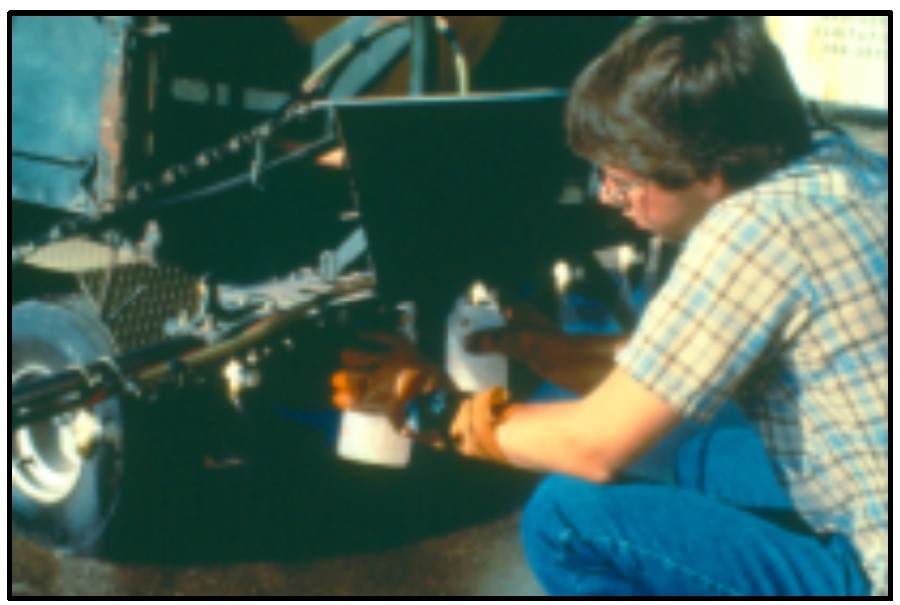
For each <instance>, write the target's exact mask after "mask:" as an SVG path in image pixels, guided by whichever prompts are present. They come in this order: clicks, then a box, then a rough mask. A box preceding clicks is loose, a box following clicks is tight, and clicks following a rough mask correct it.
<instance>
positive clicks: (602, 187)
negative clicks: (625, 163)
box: [594, 166, 647, 208]
mask: <svg viewBox="0 0 900 605" xmlns="http://www.w3.org/2000/svg"><path fill="white" fill-rule="evenodd" d="M594 176H595V178H596V179H597V187H596V190H595V191H596V192H597V193H598V194H599V195H600V199H601V201H602V202H603V203H604V204H607V205H609V206H612V207H613V208H624V207H625V206H627V205H628V200H627V197H628V194H629V193H631V192H632V191H634V190H635V189H637V188H639V187H643V186H644V185H646V184H647V180H646V179H641V178H637V179H631V180H626V179H623V178H621V177H616V176H612V175H610V174H609V173H608V172H607V171H606V170H605V169H604V168H603V167H602V166H598V167H597V170H596V172H595V173H594Z"/></svg>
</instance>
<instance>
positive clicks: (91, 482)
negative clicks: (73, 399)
mask: <svg viewBox="0 0 900 605" xmlns="http://www.w3.org/2000/svg"><path fill="white" fill-rule="evenodd" d="M11 320H12V321H11V326H12V327H11V339H10V378H11V379H12V377H13V376H15V375H16V374H17V373H18V372H19V371H20V370H21V369H22V368H25V367H26V366H28V365H29V364H31V365H38V366H41V367H43V368H46V370H50V371H53V370H58V369H63V368H67V367H71V366H77V365H81V364H84V363H87V362H92V361H95V360H97V359H99V358H102V357H105V356H110V355H112V354H113V352H114V345H113V341H112V338H111V337H110V336H109V333H108V331H107V330H106V328H105V327H104V325H103V323H102V322H101V321H100V319H99V318H98V317H97V315H96V313H95V312H94V310H93V307H92V306H91V305H90V303H89V302H87V300H86V299H84V298H83V297H77V296H76V297H71V298H67V299H63V300H59V301H54V302H43V301H26V302H23V303H20V304H17V305H15V306H14V307H13V308H12V312H11ZM94 412H95V417H97V418H102V424H103V426H104V432H103V438H102V439H100V440H99V443H98V445H97V447H96V448H95V451H94V453H93V455H92V456H90V457H89V458H86V459H83V460H82V463H81V471H80V473H79V475H78V477H77V482H76V483H75V484H74V486H73V487H72V488H71V490H70V491H69V492H68V494H67V495H66V496H65V497H64V498H63V499H59V500H57V501H55V502H46V501H45V502H41V501H39V500H38V499H36V498H34V497H32V496H29V495H28V494H27V493H25V491H27V490H25V491H23V490H22V489H20V487H21V486H17V485H16V481H14V480H13V474H12V468H11V470H10V491H11V494H10V504H11V517H12V527H13V531H14V532H15V533H16V534H17V535H20V536H22V537H25V538H28V539H30V540H33V541H35V542H38V543H40V544H42V545H44V546H47V547H50V548H52V549H53V550H56V551H58V552H63V553H72V554H96V553H98V552H99V551H100V550H102V547H103V544H104V542H105V540H106V538H107V534H108V531H109V527H110V524H111V521H112V519H113V518H114V517H115V515H116V513H117V511H118V508H119V506H120V500H121V494H122V479H123V475H124V472H125V451H126V445H127V444H126V441H125V439H126V431H125V428H124V418H123V406H122V405H121V402H120V400H119V399H116V398H111V399H107V400H105V401H103V402H101V403H100V404H99V405H98V406H97V407H96V408H94ZM12 437H13V435H12V434H11V435H10V438H11V439H12ZM10 448H11V449H10V452H11V459H10V464H11V465H12V464H13V463H14V461H13V459H12V442H11V443H10Z"/></svg>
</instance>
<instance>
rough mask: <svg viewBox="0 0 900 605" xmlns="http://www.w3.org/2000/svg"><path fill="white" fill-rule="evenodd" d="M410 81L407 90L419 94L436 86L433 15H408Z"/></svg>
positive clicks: (436, 68) (436, 45)
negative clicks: (409, 30)
mask: <svg viewBox="0 0 900 605" xmlns="http://www.w3.org/2000/svg"><path fill="white" fill-rule="evenodd" d="M409 23H410V29H411V32H410V41H411V46H410V60H411V65H410V81H409V92H410V94H411V95H413V96H421V95H425V94H428V93H430V92H434V91H435V89H436V88H437V86H436V84H437V71H438V39H437V28H436V26H435V22H434V17H433V16H430V15H426V16H414V17H410V21H409Z"/></svg>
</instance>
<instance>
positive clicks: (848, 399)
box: [618, 137, 890, 595]
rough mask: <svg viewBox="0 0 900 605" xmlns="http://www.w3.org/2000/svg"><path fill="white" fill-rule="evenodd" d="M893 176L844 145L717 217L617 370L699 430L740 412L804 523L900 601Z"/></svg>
mask: <svg viewBox="0 0 900 605" xmlns="http://www.w3.org/2000/svg"><path fill="white" fill-rule="evenodd" d="M888 185H889V184H888V164H887V160H886V159H885V158H882V157H880V156H876V155H874V154H871V153H868V152H866V151H863V150H861V149H859V148H858V147H856V146H855V145H854V144H853V143H852V142H851V141H850V140H849V139H847V138H844V137H831V138H828V139H825V140H820V141H817V143H816V144H815V149H814V153H813V154H811V155H810V156H809V157H807V158H806V159H803V160H801V161H799V162H796V163H794V164H793V165H791V166H790V167H788V168H786V169H785V170H783V171H781V172H779V173H777V174H775V175H773V176H772V177H771V178H769V179H767V180H766V181H765V182H763V183H761V184H759V185H758V186H756V187H754V188H752V189H750V190H747V191H743V192H741V193H739V194H737V195H735V196H732V197H731V198H729V199H727V200H724V201H722V202H720V203H719V204H717V205H716V206H715V207H714V208H713V210H712V211H711V212H710V213H709V214H708V215H707V217H706V218H704V220H703V221H702V222H701V224H700V225H698V226H697V228H696V229H695V231H694V232H693V233H692V234H691V236H690V237H689V238H688V240H687V241H686V242H685V246H684V250H683V252H682V254H681V256H680V258H679V260H678V262H677V263H676V265H675V267H674V268H673V270H672V273H671V275H670V277H669V280H668V281H667V282H666V284H665V285H664V286H663V288H662V289H661V290H660V292H659V294H658V295H657V296H656V298H655V299H654V300H653V301H652V302H651V304H650V306H649V307H648V309H647V312H646V313H645V315H644V318H643V319H642V321H641V324H640V326H639V327H638V330H637V332H636V334H635V337H634V338H633V339H632V341H631V343H630V344H629V346H628V347H627V348H626V349H625V350H624V351H623V352H622V353H621V354H620V356H619V359H618V361H619V363H620V364H621V365H622V366H623V367H624V368H626V369H627V370H629V371H630V373H631V374H632V376H633V377H634V378H635V379H637V380H638V381H639V382H641V383H642V384H644V385H645V386H647V387H649V388H650V389H651V390H653V391H654V392H655V393H657V394H658V395H660V396H662V397H663V398H665V399H666V400H667V401H668V402H669V403H670V404H671V405H673V406H675V407H676V408H677V409H678V410H679V411H680V412H682V413H683V414H684V415H686V416H688V417H693V418H695V419H699V420H704V419H708V418H709V417H711V416H712V414H713V413H714V412H715V411H716V410H717V409H718V407H719V406H720V405H721V404H722V403H724V401H725V400H726V399H730V400H734V401H735V402H737V403H738V405H740V407H741V408H742V409H743V410H744V412H745V413H746V414H747V416H748V417H749V418H750V420H751V422H753V424H754V425H755V426H756V427H757V429H758V430H759V432H760V434H761V435H762V438H763V440H764V442H765V443H766V445H767V449H768V451H769V454H770V456H771V458H772V460H773V463H774V465H775V467H776V468H775V470H776V473H777V475H778V477H779V479H780V481H781V482H782V484H783V485H784V486H785V488H786V490H787V491H788V493H789V494H790V495H791V497H792V499H793V501H794V503H795V505H796V507H797V510H798V512H799V513H800V514H801V515H802V516H803V517H804V518H805V519H806V520H807V522H808V523H809V524H810V525H811V526H812V527H813V528H815V530H816V531H817V532H820V533H821V534H823V535H826V534H834V533H840V534H843V535H846V536H847V537H848V538H849V539H850V540H851V541H852V542H853V544H854V545H855V547H856V549H857V551H858V553H859V555H860V560H861V563H862V564H863V566H864V567H865V569H866V572H867V574H868V575H869V577H870V579H871V581H872V584H873V592H874V594H877V595H887V594H888V589H889V586H888V570H889V561H888V547H889V505H888V494H889V481H890V479H889V477H890V468H889V429H888V427H889V422H890V419H889V414H888V405H889V401H890V379H889V376H890V373H889V372H890V366H889V358H890V343H889V339H890V319H889V309H890V294H889V293H890V282H889V265H888V263H889V261H888V258H889V254H890V249H889V229H890V226H889V223H890V214H889V211H888V198H889V196H888V190H889V187H888Z"/></svg>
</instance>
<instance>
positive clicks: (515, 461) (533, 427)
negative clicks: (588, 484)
mask: <svg viewBox="0 0 900 605" xmlns="http://www.w3.org/2000/svg"><path fill="white" fill-rule="evenodd" d="M584 416H585V414H584V406H583V405H582V404H581V403H551V404H542V405H527V406H522V407H520V408H519V409H518V411H517V412H516V414H515V415H514V416H513V417H511V418H510V419H509V420H508V421H507V422H506V423H504V424H502V425H500V426H499V427H498V428H497V433H496V437H497V442H498V444H499V446H500V448H501V449H502V450H503V453H504V455H505V456H506V458H507V460H509V463H510V464H512V465H513V466H516V467H518V468H522V469H527V470H531V471H535V472H540V473H560V474H565V475H570V476H574V477H579V478H582V479H585V480H588V481H593V482H597V483H605V482H608V481H610V480H612V478H613V475H614V472H613V471H612V470H611V469H607V468H605V465H604V464H603V461H602V457H601V456H598V452H597V449H598V447H597V444H596V443H595V442H594V440H593V439H591V438H590V433H591V431H590V429H589V428H588V426H587V425H586V424H585V423H586V422H589V421H590V419H589V418H585V417H584Z"/></svg>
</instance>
